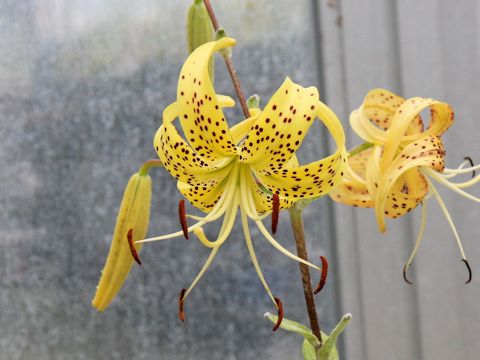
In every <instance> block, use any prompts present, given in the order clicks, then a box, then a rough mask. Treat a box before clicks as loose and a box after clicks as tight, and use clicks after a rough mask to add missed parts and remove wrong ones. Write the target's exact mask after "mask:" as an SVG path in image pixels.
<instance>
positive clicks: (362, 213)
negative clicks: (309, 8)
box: [319, 0, 480, 360]
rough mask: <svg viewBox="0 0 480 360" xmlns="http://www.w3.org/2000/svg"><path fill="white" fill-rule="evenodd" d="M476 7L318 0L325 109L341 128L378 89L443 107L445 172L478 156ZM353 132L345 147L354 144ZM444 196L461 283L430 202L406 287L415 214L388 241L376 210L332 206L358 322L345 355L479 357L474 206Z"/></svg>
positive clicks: (445, 231)
mask: <svg viewBox="0 0 480 360" xmlns="http://www.w3.org/2000/svg"><path fill="white" fill-rule="evenodd" d="M479 8H480V6H479V5H478V2H451V1H433V0H432V1H421V2H420V1H388V2H387V1H373V0H372V1H361V2H360V1H349V0H341V1H321V10H320V15H319V16H320V19H321V22H322V35H323V37H322V43H323V47H324V52H323V53H324V59H323V66H324V71H325V74H326V89H327V92H326V98H327V102H328V103H329V105H330V106H332V107H333V108H334V110H335V111H337V113H339V115H341V116H342V119H343V120H344V124H345V125H346V126H348V125H347V124H348V121H347V120H348V114H349V112H350V111H351V110H353V109H355V108H356V107H358V105H359V104H360V103H361V101H362V99H363V96H364V95H365V94H366V92H367V91H368V90H370V89H372V88H374V87H385V88H387V89H390V90H392V91H394V92H398V93H401V94H402V95H404V96H406V97H411V96H425V97H435V98H438V99H440V100H444V101H447V102H449V103H451V104H452V105H453V106H454V108H455V110H456V118H457V120H456V123H455V125H454V126H453V128H452V129H450V130H449V132H448V133H447V134H446V136H444V139H445V145H446V146H447V152H448V155H447V165H448V166H450V167H454V166H456V165H458V164H459V163H460V162H461V161H462V159H463V156H464V155H471V156H473V157H474V158H477V159H478V158H479V156H480V141H479V140H478V138H477V137H478V134H479V133H480V126H479V124H478V116H477V115H476V106H478V100H477V99H478V94H479V90H480V86H479V76H478V75H479V71H480V67H479V64H480V62H479V60H480V58H479V54H480V52H479V49H480V42H479V36H478V35H477V34H478V33H479V30H480V29H479V26H480V25H479V24H480V20H479V16H480V10H479ZM348 135H349V136H348V137H349V140H350V142H351V144H352V145H353V144H357V143H358V142H359V141H360V140H359V139H358V137H356V135H355V134H351V133H350V134H348ZM477 161H478V160H477ZM438 187H440V186H437V188H438ZM440 190H442V194H444V199H445V202H446V203H447V206H448V207H449V209H450V212H451V214H452V217H453V218H454V220H455V221H456V224H457V227H458V229H459V232H460V235H461V237H462V239H463V241H464V245H465V249H466V250H467V255H468V256H469V258H470V261H471V263H472V268H473V271H474V280H473V282H472V284H470V285H468V286H466V285H464V281H465V280H466V270H465V268H464V267H463V265H462V263H461V262H460V261H459V258H460V256H459V253H458V249H457V247H456V245H455V242H454V237H453V235H452V234H451V231H450V229H449V227H448V224H447V222H446V221H445V218H444V217H443V214H442V212H441V210H440V208H439V207H438V205H437V204H436V203H435V200H434V199H433V198H432V199H430V200H429V205H430V206H429V215H428V225H427V230H426V233H425V240H424V243H423V244H422V247H421V249H420V252H419V255H418V256H417V258H416V259H415V262H414V265H413V266H412V269H411V274H410V277H411V278H412V279H413V280H414V282H415V284H414V285H413V286H408V285H407V284H405V283H404V282H403V279H402V277H401V271H402V267H403V264H404V261H405V260H406V259H407V257H408V255H409V252H410V250H411V248H412V246H413V242H414V239H415V237H416V233H417V231H418V225H419V221H418V220H419V219H418V218H419V216H420V209H417V210H416V211H414V212H413V213H412V214H410V215H407V216H406V217H404V218H403V219H401V220H400V221H399V220H395V221H392V220H390V221H388V223H387V226H388V233H387V234H386V235H385V236H383V235H381V234H380V233H378V231H377V229H376V223H375V219H374V214H373V212H372V211H369V210H365V209H350V208H347V207H345V206H343V205H339V204H336V205H335V214H336V224H337V239H336V244H337V246H338V253H339V262H340V264H339V266H340V268H341V272H342V273H341V274H340V276H341V284H340V286H341V290H342V308H343V311H344V312H346V311H351V312H353V316H354V318H353V321H352V324H351V326H350V327H349V329H348V330H347V331H346V334H345V345H346V352H347V358H348V359H361V360H362V359H365V360H367V359H368V360H376V359H379V360H383V359H387V358H388V359H476V358H477V357H478V353H479V351H480V346H479V344H478V340H476V339H477V338H478V335H479V334H480V328H479V325H478V324H479V323H480V321H479V316H480V315H479V314H480V312H479V306H478V298H479V295H480V291H479V286H478V282H476V281H475V274H476V272H478V269H479V265H478V264H477V263H478V261H477V259H478V258H480V257H479V251H480V244H479V243H478V236H477V235H476V234H477V233H478V228H476V227H475V222H477V223H478V217H479V208H478V205H477V204H474V203H472V202H469V201H467V200H465V199H463V198H461V197H459V196H458V195H456V194H452V193H449V192H448V191H443V189H440ZM475 193H476V194H477V195H478V194H479V191H478V190H477V191H476V192H475Z"/></svg>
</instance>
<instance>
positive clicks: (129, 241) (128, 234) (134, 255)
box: [127, 229, 142, 265]
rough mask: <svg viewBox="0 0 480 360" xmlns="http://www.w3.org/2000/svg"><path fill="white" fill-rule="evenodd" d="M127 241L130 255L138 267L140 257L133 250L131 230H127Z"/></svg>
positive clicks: (140, 263)
mask: <svg viewBox="0 0 480 360" xmlns="http://www.w3.org/2000/svg"><path fill="white" fill-rule="evenodd" d="M127 240H128V245H129V246H130V252H131V253H132V256H133V258H134V259H135V261H136V262H137V264H138V265H142V262H141V261H140V257H139V256H138V253H137V249H135V246H134V245H133V229H130V230H128V233H127Z"/></svg>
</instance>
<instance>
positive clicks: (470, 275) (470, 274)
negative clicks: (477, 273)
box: [462, 259, 472, 284]
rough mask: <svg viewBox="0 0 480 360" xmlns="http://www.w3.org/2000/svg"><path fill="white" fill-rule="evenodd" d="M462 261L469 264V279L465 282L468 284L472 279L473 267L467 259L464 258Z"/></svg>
mask: <svg viewBox="0 0 480 360" xmlns="http://www.w3.org/2000/svg"><path fill="white" fill-rule="evenodd" d="M462 261H463V262H464V263H465V265H466V266H467V270H468V280H467V281H466V282H465V284H468V283H469V282H470V281H472V269H471V268H470V264H469V263H468V261H467V259H462Z"/></svg>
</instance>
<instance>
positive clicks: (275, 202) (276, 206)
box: [272, 193, 280, 235]
mask: <svg viewBox="0 0 480 360" xmlns="http://www.w3.org/2000/svg"><path fill="white" fill-rule="evenodd" d="M279 212H280V199H279V197H278V194H277V193H275V194H273V197H272V234H273V235H275V233H276V232H277V225H278V215H279Z"/></svg>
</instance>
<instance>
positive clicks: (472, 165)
mask: <svg viewBox="0 0 480 360" xmlns="http://www.w3.org/2000/svg"><path fill="white" fill-rule="evenodd" d="M463 160H467V161H468V162H469V163H470V166H471V167H474V166H475V165H474V164H473V160H472V158H471V157H470V156H465V157H464V158H463ZM475 175H477V173H476V171H475V170H473V171H472V178H474V177H475Z"/></svg>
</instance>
